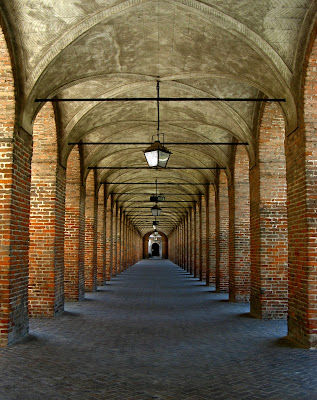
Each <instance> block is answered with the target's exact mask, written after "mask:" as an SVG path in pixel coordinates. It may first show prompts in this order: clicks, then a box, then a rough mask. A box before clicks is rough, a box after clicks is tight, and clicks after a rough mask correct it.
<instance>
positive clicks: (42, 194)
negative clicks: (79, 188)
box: [29, 103, 66, 317]
mask: <svg viewBox="0 0 317 400" xmlns="http://www.w3.org/2000/svg"><path fill="white" fill-rule="evenodd" d="M65 172H66V171H65V169H64V168H63V167H62V166H60V165H59V163H58V154H57V134H56V125H55V114H54V110H53V107H52V105H51V104H48V103H47V104H45V106H44V107H43V108H42V109H41V111H40V112H39V114H38V115H37V118H36V120H35V123H34V129H33V158H32V178H31V210H30V249H29V312H30V315H31V316H32V317H52V316H54V315H55V314H58V313H60V312H62V311H63V310H64V217H65V184H66V181H65V179H66V174H65Z"/></svg>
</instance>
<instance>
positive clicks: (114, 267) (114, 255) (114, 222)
mask: <svg viewBox="0 0 317 400" xmlns="http://www.w3.org/2000/svg"><path fill="white" fill-rule="evenodd" d="M111 197H112V235H111V237H112V259H111V270H112V271H111V276H116V275H117V212H118V211H117V203H116V202H115V201H114V197H113V196H111Z"/></svg>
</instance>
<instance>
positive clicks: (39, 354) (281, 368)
mask: <svg viewBox="0 0 317 400" xmlns="http://www.w3.org/2000/svg"><path fill="white" fill-rule="evenodd" d="M227 298H228V296H227V295H225V294H218V293H215V292H213V291H212V288H207V287H206V286H204V285H203V284H202V283H201V282H199V281H198V280H197V279H195V278H193V277H192V276H191V275H189V274H188V273H186V272H185V271H183V270H182V269H180V268H179V267H177V266H176V265H175V264H173V263H171V262H170V261H161V260H152V261H145V260H144V261H141V262H139V263H138V264H136V265H134V266H133V267H132V268H130V269H129V270H128V271H125V272H124V273H122V274H121V275H120V276H118V277H116V278H114V279H113V280H112V281H111V282H110V283H109V284H107V285H106V286H105V287H102V288H99V290H98V292H96V293H86V299H85V300H84V301H83V302H80V303H67V304H66V307H65V308H66V312H65V313H64V314H63V315H61V316H59V317H57V318H55V319H50V320H32V321H31V323H30V336H29V337H28V338H27V339H24V340H22V341H21V342H19V343H18V344H16V345H14V346H12V347H10V348H7V349H2V350H0V400H37V399H38V400H43V399H45V400H47V399H48V400H50V399H56V400H57V399H58V400H62V399H76V400H78V399H79V400H81V399H83V400H90V399H91V400H92V399H105V400H114V399H118V400H128V399H131V400H150V399H156V400H204V399H206V400H207V399H208V400H210V399H213V400H214V399H215V400H218V399H225V400H231V399H243V400H245V399H250V400H254V399H270V400H285V399H294V400H295V399H296V400H298V399H307V400H316V399H317V352H315V351H309V350H305V349H299V348H293V347H291V346H290V345H288V344H287V342H286V341H285V340H284V339H283V337H285V335H286V323H285V322H284V321H261V320H257V319H253V318H250V317H249V316H248V311H249V306H248V305H247V304H233V303H229V302H228V301H227Z"/></svg>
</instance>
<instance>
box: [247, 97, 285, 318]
mask: <svg viewBox="0 0 317 400" xmlns="http://www.w3.org/2000/svg"><path fill="white" fill-rule="evenodd" d="M281 111H282V110H281V109H280V106H279V105H277V104H276V103H266V104H265V107H263V109H262V118H261V121H260V126H259V137H258V140H257V149H256V150H257V151H256V153H257V157H256V163H255V165H254V166H253V167H252V169H251V170H250V189H251V232H250V233H251V297H250V303H251V314H252V315H253V316H256V317H258V318H271V319H285V318H286V317H287V309H288V278H287V261H288V257H287V215H286V212H287V210H286V176H285V175H286V172H285V154H284V137H285V132H284V118H283V115H282V112H281Z"/></svg>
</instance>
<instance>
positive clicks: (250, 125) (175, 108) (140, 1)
mask: <svg viewBox="0 0 317 400" xmlns="http://www.w3.org/2000/svg"><path fill="white" fill-rule="evenodd" d="M0 7H1V11H2V13H3V16H4V19H5V20H6V23H7V26H8V29H9V32H10V36H11V39H12V47H13V49H14V53H15V59H16V67H17V68H16V69H17V71H18V76H19V90H20V97H19V99H20V103H19V107H20V110H21V121H20V122H21V124H22V125H23V127H24V128H25V129H26V130H29V131H30V132H31V131H32V124H33V122H34V119H35V118H36V114H37V112H38V111H39V109H40V107H41V106H42V105H43V103H37V102H35V99H38V98H42V99H49V98H57V99H67V98H99V97H100V98H111V97H113V98H115V97H121V98H122V97H155V96H156V82H157V80H159V81H160V95H161V96H163V97H221V98H264V97H268V98H275V99H276V98H280V99H281V98H282V99H286V102H285V103H280V104H281V107H282V109H283V112H284V115H285V123H286V130H287V131H292V130H293V129H294V128H295V127H296V126H297V103H298V97H299V90H298V87H299V80H300V73H301V65H302V62H303V50H304V48H305V45H306V41H307V37H308V32H309V30H310V29H311V24H312V21H313V20H314V18H315V16H316V9H317V2H316V1H315V0H266V1H263V0H239V1H237V0H206V1H194V0H159V1H157V0H108V1H106V0H67V1H65V0H54V1H53V0H45V1H38V0H28V1H21V0H2V2H1V5H0ZM259 106H260V104H259V103H257V102H209V101H208V102H207V101H205V102H177V101H173V102H161V103H160V123H161V132H164V134H165V141H166V142H178V143H187V142H247V143H248V145H247V146H246V150H247V152H248V156H249V158H250V162H251V163H252V162H253V160H254V147H253V146H254V137H255V129H256V123H257V120H258V113H259ZM56 111H57V114H58V118H59V125H60V126H59V145H60V149H61V158H60V162H61V163H62V164H63V165H66V163H67V157H68V155H69V153H70V151H71V150H72V146H70V145H68V143H69V142H80V141H81V142H131V143H135V142H149V143H150V142H151V139H152V136H153V135H155V134H156V126H157V109H156V102H155V101H151V102H149V101H148V102H98V101H91V102H83V101H82V102H81V101H76V102H58V103H56ZM145 147H146V146H139V145H135V144H131V145H105V146H102V145H82V151H83V155H84V172H85V175H87V174H88V173H89V172H90V170H89V169H88V167H110V166H111V167H121V168H122V167H127V166H133V167H146V166H147V164H146V161H145V158H144V155H143V150H144V149H145ZM167 147H168V148H169V150H171V151H172V153H173V154H172V155H171V158H170V161H169V164H168V167H167V169H166V170H150V169H136V170H129V169H98V180H99V182H100V183H102V182H107V183H108V184H109V185H108V188H109V191H110V192H114V193H131V194H116V195H115V198H116V199H117V200H118V202H119V204H120V205H121V206H122V207H123V208H124V210H126V213H127V214H128V215H130V217H131V218H133V220H134V221H135V223H136V225H137V226H138V228H139V229H140V231H142V232H143V233H145V232H147V231H149V229H150V228H151V225H152V224H151V222H152V220H153V218H152V217H151V213H150V207H151V203H150V202H149V196H150V195H151V194H153V192H154V187H153V185H148V184H147V183H149V182H153V183H154V182H155V179H157V180H158V182H159V184H160V185H159V191H160V192H164V193H165V194H166V200H169V202H166V203H165V204H163V206H164V207H170V208H164V210H163V212H162V217H161V218H160V229H161V230H162V231H163V232H165V233H167V234H168V233H169V232H170V230H171V229H172V227H173V226H174V224H175V223H177V221H178V220H179V219H180V218H181V217H182V215H184V213H186V211H187V210H188V209H189V208H190V207H191V206H192V204H193V203H191V201H193V200H197V198H198V196H193V195H192V194H197V195H199V194H202V193H204V191H205V186H204V184H206V183H209V182H211V183H213V182H214V180H215V176H216V170H215V169H210V170H208V169H196V170H195V169H189V170H186V169H170V168H169V167H190V168H193V167H200V168H202V167H216V166H217V167H223V168H226V171H227V174H228V178H229V180H230V173H229V162H230V151H232V146H226V145H216V146H199V145H192V146H188V145H186V144H184V145H171V146H167ZM142 182H143V183H144V184H143V185H140V184H139V183H142ZM124 183H129V184H124ZM133 183H135V184H133ZM163 183H178V184H177V185H161V184H163ZM188 183H190V184H192V185H188ZM144 193H146V194H144ZM134 200H135V203H134V202H133V201H134ZM142 201H144V202H142ZM173 201H175V203H172V202H173ZM137 207H147V208H148V209H143V208H142V209H140V210H138V209H137Z"/></svg>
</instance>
